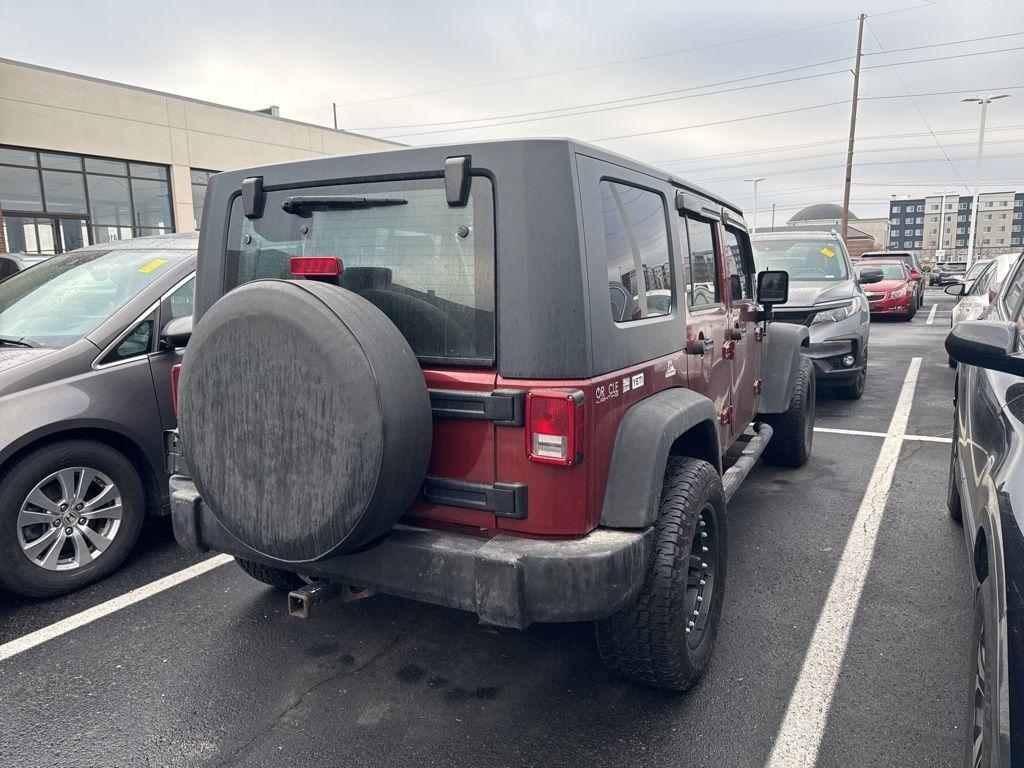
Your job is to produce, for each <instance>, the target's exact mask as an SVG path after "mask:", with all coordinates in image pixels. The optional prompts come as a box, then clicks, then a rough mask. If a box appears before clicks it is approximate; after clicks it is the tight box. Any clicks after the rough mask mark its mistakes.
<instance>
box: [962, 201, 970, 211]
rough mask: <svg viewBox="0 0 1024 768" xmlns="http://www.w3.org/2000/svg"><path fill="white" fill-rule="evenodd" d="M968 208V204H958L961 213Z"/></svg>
mask: <svg viewBox="0 0 1024 768" xmlns="http://www.w3.org/2000/svg"><path fill="white" fill-rule="evenodd" d="M970 207H971V204H970V203H960V210H961V211H966V210H967V209H968V208H970Z"/></svg>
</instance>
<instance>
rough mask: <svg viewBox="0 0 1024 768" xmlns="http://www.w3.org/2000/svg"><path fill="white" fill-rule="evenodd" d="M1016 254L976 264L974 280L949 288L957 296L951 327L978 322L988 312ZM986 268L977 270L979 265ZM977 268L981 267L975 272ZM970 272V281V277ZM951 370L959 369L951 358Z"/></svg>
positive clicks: (972, 267) (972, 270)
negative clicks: (963, 321)
mask: <svg viewBox="0 0 1024 768" xmlns="http://www.w3.org/2000/svg"><path fill="white" fill-rule="evenodd" d="M1017 258H1018V256H1017V254H1015V253H1004V254H1001V255H999V256H996V257H995V258H993V259H988V260H987V261H985V262H977V263H976V264H974V265H972V266H971V270H970V272H974V276H973V279H971V280H965V281H964V282H962V283H959V282H958V283H953V284H951V285H947V286H946V288H945V291H946V293H948V294H949V295H950V296H956V297H957V300H956V304H955V305H954V306H953V312H952V313H951V315H950V318H949V326H950V328H952V327H953V326H954V325H956V324H957V323H959V322H960V321H961V320H977V319H978V318H980V317H981V316H982V315H983V314H984V313H985V310H986V309H988V305H989V302H991V301H992V298H993V297H994V296H995V295H996V293H997V292H998V291H999V285H1000V283H1002V282H1003V280H1004V278H1005V277H1006V275H1007V274H1008V273H1009V271H1010V269H1011V268H1012V267H1013V265H1014V264H1016V263H1017ZM979 264H981V265H983V266H982V267H978V265H979ZM976 267H978V269H977V271H976V269H975V268H976ZM970 272H969V273H968V278H970V277H971V275H970ZM949 366H950V368H955V367H956V361H955V360H953V358H949Z"/></svg>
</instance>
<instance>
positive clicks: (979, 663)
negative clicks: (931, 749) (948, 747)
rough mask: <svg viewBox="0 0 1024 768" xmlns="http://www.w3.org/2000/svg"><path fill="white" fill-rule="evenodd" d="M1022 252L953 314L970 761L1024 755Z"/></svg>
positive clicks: (955, 464)
mask: <svg viewBox="0 0 1024 768" xmlns="http://www.w3.org/2000/svg"><path fill="white" fill-rule="evenodd" d="M1022 299H1024V258H1021V259H1019V260H1018V262H1017V265H1016V267H1015V269H1014V271H1013V272H1012V273H1011V275H1010V277H1008V278H1007V279H1006V280H1005V281H1004V282H1003V286H1002V288H1001V289H1000V291H999V293H998V294H997V296H996V298H995V300H994V301H993V302H992V304H991V305H990V307H989V310H988V314H987V315H986V318H985V319H984V320H965V321H962V322H959V323H957V324H956V325H955V326H954V327H953V329H952V330H951V331H950V333H949V336H948V337H947V339H946V351H947V352H948V353H949V356H950V357H951V358H952V359H953V360H955V361H956V362H957V363H958V364H959V365H958V367H957V376H956V389H955V394H954V406H955V418H954V423H953V446H952V450H951V453H950V471H949V511H950V514H951V515H952V516H953V518H954V519H955V520H957V521H958V522H960V523H962V524H963V529H964V536H965V537H966V539H967V552H968V554H969V557H970V560H969V569H970V573H971V579H972V584H973V587H974V605H975V610H974V634H973V643H974V644H973V647H972V650H971V661H972V664H973V671H974V674H973V678H972V680H973V684H974V686H973V690H972V692H971V700H972V702H973V704H974V728H973V731H972V733H971V752H972V754H971V760H970V765H972V766H985V768H997V766H998V767H1000V768H1001V767H1002V766H1015V765H1022V764H1024V312H1022Z"/></svg>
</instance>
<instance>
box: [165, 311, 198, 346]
mask: <svg viewBox="0 0 1024 768" xmlns="http://www.w3.org/2000/svg"><path fill="white" fill-rule="evenodd" d="M190 338H192V315H188V316H186V317H176V318H174V319H173V320H171V321H170V322H168V323H167V325H165V326H164V329H163V331H161V333H160V346H161V347H163V348H164V349H176V348H177V347H184V346H185V345H186V344H188V340H189V339H190Z"/></svg>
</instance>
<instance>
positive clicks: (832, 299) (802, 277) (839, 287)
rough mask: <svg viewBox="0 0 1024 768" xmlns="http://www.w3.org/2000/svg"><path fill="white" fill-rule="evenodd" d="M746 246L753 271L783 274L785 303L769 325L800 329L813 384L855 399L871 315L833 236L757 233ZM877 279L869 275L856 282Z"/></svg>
mask: <svg viewBox="0 0 1024 768" xmlns="http://www.w3.org/2000/svg"><path fill="white" fill-rule="evenodd" d="M751 242H752V244H753V246H754V262H755V264H756V265H757V270H758V272H762V271H764V270H766V269H781V270H785V271H786V272H788V273H789V301H788V302H786V303H785V304H779V305H778V306H776V307H775V310H774V312H773V313H772V320H773V321H775V322H783V323H799V324H801V325H806V326H807V327H808V328H809V330H810V335H811V344H810V348H809V349H808V351H807V355H808V357H810V358H811V362H813V363H814V372H815V375H816V378H817V381H818V384H819V385H822V386H825V387H827V388H828V389H830V390H832V391H833V392H835V393H836V394H837V395H839V396H841V397H846V398H849V399H851V400H856V399H859V398H860V396H861V395H863V394H864V383H865V380H866V378H867V372H868V332H869V329H870V319H871V316H870V312H869V310H868V302H867V298H866V297H865V296H864V290H863V289H862V288H861V287H860V284H859V283H858V279H857V277H856V275H855V274H854V271H853V265H852V264H851V262H850V254H849V252H848V251H847V250H846V245H845V244H844V243H843V241H842V239H841V238H840V237H839V235H838V234H836V233H835V232H829V231H824V230H823V231H807V230H804V231H800V230H796V231H786V232H771V233H764V234H760V233H759V234H757V235H754V236H753V237H752V238H751ZM881 277H882V275H881V272H879V273H878V275H877V276H874V275H873V273H872V272H869V273H868V274H866V275H864V276H862V277H861V279H860V281H859V282H860V283H867V282H876V281H877V280H881Z"/></svg>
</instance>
